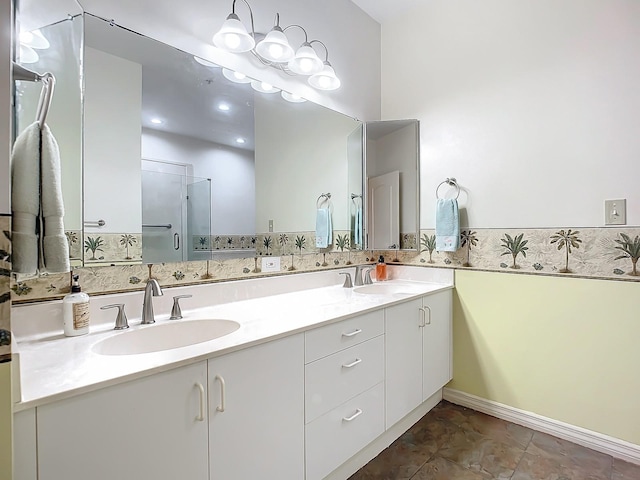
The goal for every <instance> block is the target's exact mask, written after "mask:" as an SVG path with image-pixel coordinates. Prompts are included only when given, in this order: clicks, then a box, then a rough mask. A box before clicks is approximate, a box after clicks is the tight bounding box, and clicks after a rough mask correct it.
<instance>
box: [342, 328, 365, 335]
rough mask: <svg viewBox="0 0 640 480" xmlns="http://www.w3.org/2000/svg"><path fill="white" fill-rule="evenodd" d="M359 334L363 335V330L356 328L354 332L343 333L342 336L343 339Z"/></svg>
mask: <svg viewBox="0 0 640 480" xmlns="http://www.w3.org/2000/svg"><path fill="white" fill-rule="evenodd" d="M359 333H362V329H361V328H356V329H355V330H354V331H353V332H350V333H343V334H342V336H343V337H355V336H356V335H358V334H359Z"/></svg>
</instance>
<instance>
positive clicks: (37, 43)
mask: <svg viewBox="0 0 640 480" xmlns="http://www.w3.org/2000/svg"><path fill="white" fill-rule="evenodd" d="M20 43H21V44H22V45H26V46H27V47H31V48H37V49H38V50H46V49H47V48H49V47H50V46H51V45H50V44H49V40H47V39H46V38H45V36H44V35H43V34H42V32H41V31H40V30H32V31H31V32H26V31H22V32H20Z"/></svg>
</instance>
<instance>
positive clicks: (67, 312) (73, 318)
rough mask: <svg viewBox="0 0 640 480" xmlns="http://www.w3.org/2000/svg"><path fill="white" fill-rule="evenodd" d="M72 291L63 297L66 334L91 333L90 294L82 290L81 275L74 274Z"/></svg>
mask: <svg viewBox="0 0 640 480" xmlns="http://www.w3.org/2000/svg"><path fill="white" fill-rule="evenodd" d="M72 278H73V281H72V283H71V293H70V294H68V295H67V296H65V297H64V298H63V299H62V319H63V320H62V321H63V326H64V334H65V335H66V336H67V337H77V336H78V335H86V334H87V333H89V295H87V294H86V293H84V292H82V289H81V288H80V283H79V278H80V277H79V276H78V275H73V276H72Z"/></svg>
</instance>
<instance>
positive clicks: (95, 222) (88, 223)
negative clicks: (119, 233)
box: [84, 220, 107, 227]
mask: <svg viewBox="0 0 640 480" xmlns="http://www.w3.org/2000/svg"><path fill="white" fill-rule="evenodd" d="M106 224H107V222H105V221H104V220H87V221H86V222H84V226H85V227H104V226H105V225H106Z"/></svg>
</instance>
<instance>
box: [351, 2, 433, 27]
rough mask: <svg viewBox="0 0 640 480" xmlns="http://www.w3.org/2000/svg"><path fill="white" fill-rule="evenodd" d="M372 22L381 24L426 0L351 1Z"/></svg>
mask: <svg viewBox="0 0 640 480" xmlns="http://www.w3.org/2000/svg"><path fill="white" fill-rule="evenodd" d="M351 1H352V2H353V3H355V4H356V5H357V6H358V7H360V9H362V10H364V11H365V12H366V13H368V14H369V16H370V17H372V18H373V19H374V20H376V21H377V22H378V23H380V24H382V23H384V22H386V21H388V20H391V19H393V18H394V17H396V16H397V15H400V14H403V13H405V12H407V11H408V10H411V9H412V8H414V7H416V6H418V5H420V4H422V3H424V2H425V1H427V0H351Z"/></svg>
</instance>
